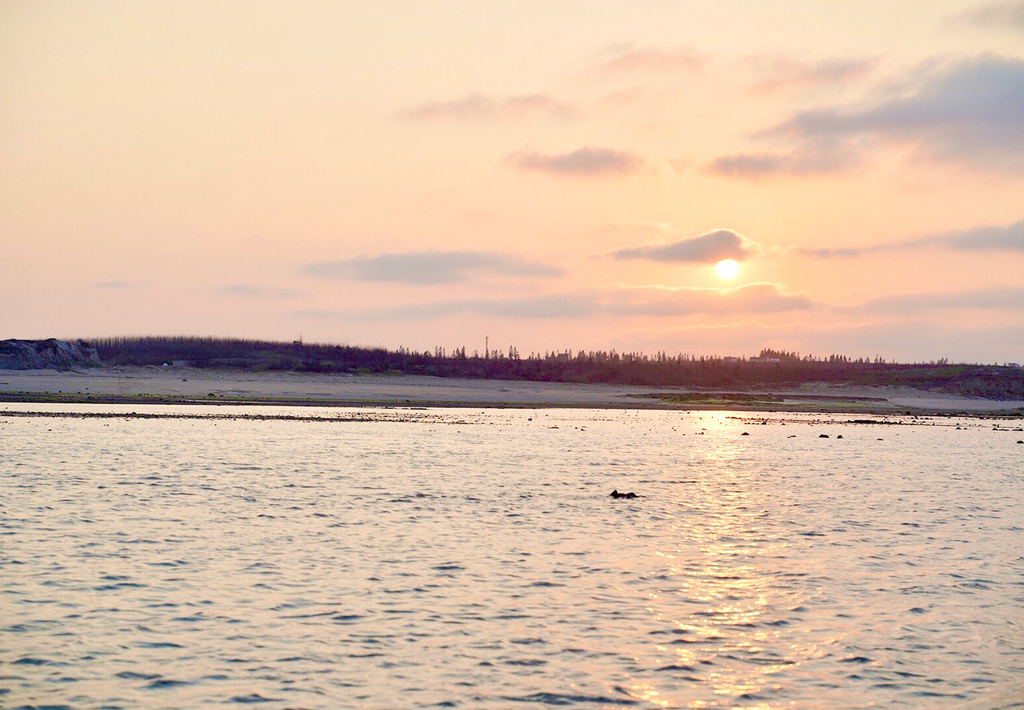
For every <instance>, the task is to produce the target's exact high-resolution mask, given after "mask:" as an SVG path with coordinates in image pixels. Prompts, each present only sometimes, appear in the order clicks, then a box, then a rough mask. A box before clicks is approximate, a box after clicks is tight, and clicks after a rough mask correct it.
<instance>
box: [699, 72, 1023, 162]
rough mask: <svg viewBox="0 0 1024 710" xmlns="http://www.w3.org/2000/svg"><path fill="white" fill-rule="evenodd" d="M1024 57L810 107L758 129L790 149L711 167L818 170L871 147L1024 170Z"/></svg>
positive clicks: (736, 157) (742, 156) (852, 158)
mask: <svg viewBox="0 0 1024 710" xmlns="http://www.w3.org/2000/svg"><path fill="white" fill-rule="evenodd" d="M1021 106H1024V60H1021V59H1007V58H1002V57H996V56H992V55H985V56H982V57H978V58H975V59H971V60H965V61H961V62H958V63H955V64H952V65H948V66H946V67H944V68H943V69H941V70H938V71H934V70H933V71H930V72H928V73H926V74H924V78H923V80H919V81H917V84H916V86H914V87H912V88H911V90H909V91H907V92H905V93H903V94H900V95H898V96H895V97H892V96H887V97H885V98H884V99H882V100H881V101H880V102H877V103H875V104H873V105H869V106H865V107H853V108H849V107H846V108H825V109H819V110H814V111H803V112H800V113H797V114H795V115H794V116H792V117H791V118H789V119H788V120H786V121H783V122H782V123H780V124H778V125H777V126H774V127H773V128H770V129H768V130H766V131H762V132H760V133H758V134H755V137H756V138H760V139H768V140H773V141H789V142H790V143H792V144H793V147H792V148H791V149H789V150H783V151H781V152H780V151H775V152H771V151H769V152H763V153H749V154H738V155H731V156H724V157H722V158H718V159H717V160H715V161H712V162H711V163H710V164H709V165H708V166H707V169H708V170H709V171H710V172H713V173H717V174H720V175H725V176H728V177H739V178H747V179H750V178H764V177H770V176H777V175H801V176H806V175H813V174H821V173H827V172H835V171H836V170H841V169H844V168H846V167H849V166H851V165H854V164H856V162H857V155H858V153H862V152H863V151H864V150H865V148H864V145H865V144H870V143H871V141H879V142H881V143H883V144H896V145H902V146H909V147H912V148H913V149H914V150H915V151H916V153H917V154H918V155H919V156H921V157H925V158H928V159H931V160H935V161H940V162H950V163H954V164H959V165H962V166H967V167H971V168H975V169H982V170H997V171H1011V172H1015V171H1018V172H1019V171H1022V170H1024V111H1021V108H1020V107H1021Z"/></svg>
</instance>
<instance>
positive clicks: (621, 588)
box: [0, 405, 1024, 708]
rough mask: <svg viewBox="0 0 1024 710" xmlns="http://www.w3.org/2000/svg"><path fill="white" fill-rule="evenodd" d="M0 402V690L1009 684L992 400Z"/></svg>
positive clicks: (608, 701) (1023, 554)
mask: <svg viewBox="0 0 1024 710" xmlns="http://www.w3.org/2000/svg"><path fill="white" fill-rule="evenodd" d="M7 409H8V411H12V410H19V411H27V410H32V411H43V410H49V411H53V410H60V411H75V412H98V413H124V412H129V411H135V412H137V413H160V412H173V413H178V414H187V415H189V416H196V417H197V418H192V419H180V418H167V419H141V418H122V417H115V418H73V417H41V416H31V417H22V416H13V415H10V414H8V415H6V416H4V415H0V706H3V707H8V708H15V707H25V706H28V707H32V706H51V707H70V708H143V707H144V708H186V707H198V706H204V705H224V704H227V705H232V704H254V705H257V706H260V707H267V708H341V707H354V708H413V707H416V708H419V707H466V708H517V707H523V708H528V707H545V706H576V707H581V708H604V707H607V708H620V707H635V708H656V707H685V708H725V707H757V708H781V707H799V708H818V707H824V708H829V707H835V708H853V707H868V706H872V705H874V706H879V707H886V708H889V707H912V708H918V707H957V708H959V707H979V708H1001V707H1024V702H1022V698H1024V445H1020V444H1017V443H1016V441H1017V440H1018V439H1024V434H1022V433H1019V432H1014V431H1012V429H1013V428H1014V427H1019V426H1020V425H1021V422H1020V421H1019V420H1018V421H1017V422H1011V423H1007V422H1001V423H994V422H992V421H980V420H951V419H928V420H925V419H920V420H908V419H902V420H899V419H890V420H889V421H890V422H894V423H893V424H890V425H874V424H854V423H848V422H845V421H844V418H843V417H821V416H817V417H815V416H799V415H777V414H775V415H757V414H747V415H743V416H742V418H740V417H738V416H735V415H730V414H728V413H699V414H697V413H693V414H686V413H679V412H635V411H593V410H576V411H569V410H539V411H510V410H486V411H480V410H472V411H466V410H444V409H430V410H422V411H419V410H404V411H403V410H379V411H374V410H327V409H322V410H313V409H292V410H283V409H267V408H260V409H234V408H231V409H228V408H198V407H197V408H187V409H186V408H173V409H171V408H152V409H143V408H140V407H134V408H133V407H82V408H75V407H71V406H68V405H62V406H59V407H45V406H41V405H9V406H8V407H7ZM255 413H261V414H264V415H266V414H273V415H282V416H288V415H297V416H300V417H304V419H293V420H287V419H243V418H226V417H223V416H221V417H216V418H203V417H205V416H206V415H209V414H217V415H224V414H255ZM316 417H324V418H327V419H328V420H325V421H318V420H315V418H316ZM762 420H764V421H766V422H767V423H761V421H762ZM958 427H959V428H958ZM745 433H746V435H744V434H745ZM820 434H828V435H829V438H827V439H825V438H820V437H819V435H820ZM839 435H841V436H842V438H839ZM612 489H618V490H619V491H635V492H636V493H637V494H638V495H640V496H641V497H640V498H637V499H634V500H613V499H611V498H609V496H608V494H609V493H610V492H611V490H612Z"/></svg>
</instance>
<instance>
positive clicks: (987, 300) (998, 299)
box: [859, 286, 1024, 315]
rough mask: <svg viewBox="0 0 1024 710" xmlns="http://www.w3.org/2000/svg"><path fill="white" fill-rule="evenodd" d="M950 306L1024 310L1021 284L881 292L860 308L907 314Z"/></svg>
mask: <svg viewBox="0 0 1024 710" xmlns="http://www.w3.org/2000/svg"><path fill="white" fill-rule="evenodd" d="M950 309H984V310H1005V311H1016V312H1018V313H1024V288H1012V287H998V286H997V287H992V288H984V289H975V290H972V291H961V292H959V293H912V294H903V295H898V296H883V297H881V298H875V299H872V300H871V301H868V302H867V303H865V304H864V305H863V306H860V307H859V310H864V311H868V312H872V313H885V314H900V315H904V314H908V313H918V312H922V311H933V310H950Z"/></svg>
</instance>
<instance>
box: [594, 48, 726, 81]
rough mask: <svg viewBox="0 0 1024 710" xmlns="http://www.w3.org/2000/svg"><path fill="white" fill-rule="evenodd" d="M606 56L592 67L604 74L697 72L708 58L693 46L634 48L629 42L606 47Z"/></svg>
mask: <svg viewBox="0 0 1024 710" xmlns="http://www.w3.org/2000/svg"><path fill="white" fill-rule="evenodd" d="M605 54H606V55H611V56H610V57H609V58H607V59H602V60H601V61H599V62H598V63H597V64H596V65H595V66H594V69H595V70H597V71H599V72H604V73H616V74H621V73H644V74H648V73H665V72H676V71H697V70H699V69H701V68H702V67H703V66H704V64H705V63H706V62H707V59H706V58H705V57H704V56H703V55H702V54H700V53H698V52H697V51H696V50H694V49H693V48H692V47H675V48H671V49H659V48H637V47H635V46H634V45H632V44H625V45H613V46H611V47H609V48H608V49H607V50H606V52H605Z"/></svg>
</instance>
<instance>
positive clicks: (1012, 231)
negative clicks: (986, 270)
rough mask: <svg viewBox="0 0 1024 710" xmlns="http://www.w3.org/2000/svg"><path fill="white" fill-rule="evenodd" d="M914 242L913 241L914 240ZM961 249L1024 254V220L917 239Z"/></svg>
mask: <svg viewBox="0 0 1024 710" xmlns="http://www.w3.org/2000/svg"><path fill="white" fill-rule="evenodd" d="M912 243H913V242H912ZM917 243H918V244H925V245H927V244H936V245H942V246H945V247H948V248H950V249H956V250H959V251H1016V252H1020V253H1022V254H1024V220H1021V221H1020V222H1014V223H1013V224H1011V225H1008V226H1005V227H978V228H977V229H966V230H963V231H959V232H947V233H945V234H938V235H935V236H932V237H925V238H923V239H920V240H917Z"/></svg>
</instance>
